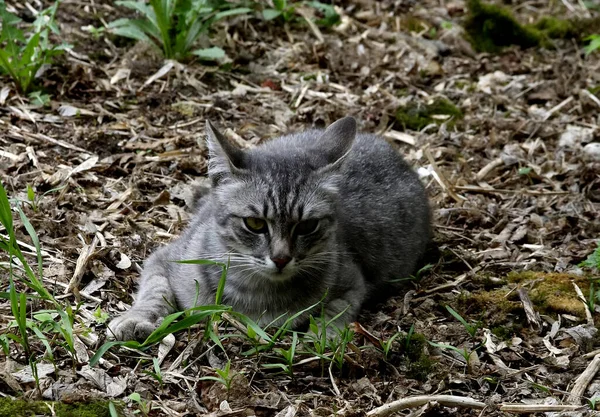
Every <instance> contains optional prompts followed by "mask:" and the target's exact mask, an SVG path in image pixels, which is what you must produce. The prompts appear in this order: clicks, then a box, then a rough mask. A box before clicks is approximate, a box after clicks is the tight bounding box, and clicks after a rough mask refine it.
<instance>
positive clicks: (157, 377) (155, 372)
mask: <svg viewBox="0 0 600 417" xmlns="http://www.w3.org/2000/svg"><path fill="white" fill-rule="evenodd" d="M152 365H153V368H154V370H153V371H143V372H144V373H145V374H146V375H150V376H151V377H152V378H154V379H155V380H156V381H157V382H158V385H159V386H160V388H161V389H162V387H163V385H164V380H163V377H162V372H161V370H160V363H159V362H158V359H157V358H152Z"/></svg>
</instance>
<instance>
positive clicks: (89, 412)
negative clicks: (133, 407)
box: [0, 398, 120, 417]
mask: <svg viewBox="0 0 600 417" xmlns="http://www.w3.org/2000/svg"><path fill="white" fill-rule="evenodd" d="M116 408H117V409H119V408H120V407H116ZM51 410H53V411H54V413H53V412H52V411H51ZM52 415H55V416H56V417H110V411H109V409H108V402H104V401H99V402H91V403H74V404H64V403H60V402H53V401H25V400H14V399H11V398H0V416H11V417H33V416H36V417H37V416H52Z"/></svg>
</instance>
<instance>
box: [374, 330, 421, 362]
mask: <svg viewBox="0 0 600 417" xmlns="http://www.w3.org/2000/svg"><path fill="white" fill-rule="evenodd" d="M410 329H411V330H412V329H413V327H411V328H410ZM401 335H402V333H401V332H396V334H394V335H393V336H392V337H390V338H389V339H388V340H385V341H384V340H381V341H380V343H381V349H382V350H383V356H384V357H385V359H387V358H388V356H389V354H390V350H391V349H392V346H393V344H394V340H396V339H397V338H398V337H400V336H401ZM407 340H410V339H409V338H408V337H407ZM407 345H408V343H407Z"/></svg>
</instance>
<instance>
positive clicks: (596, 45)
mask: <svg viewBox="0 0 600 417" xmlns="http://www.w3.org/2000/svg"><path fill="white" fill-rule="evenodd" d="M585 40H586V41H588V42H589V43H588V44H587V45H586V46H585V48H584V49H583V50H584V51H585V56H588V55H589V54H591V53H592V52H594V51H596V50H598V49H600V35H599V34H594V35H590V36H588V37H587V38H585Z"/></svg>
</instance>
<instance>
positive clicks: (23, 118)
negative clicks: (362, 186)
mask: <svg viewBox="0 0 600 417" xmlns="http://www.w3.org/2000/svg"><path fill="white" fill-rule="evenodd" d="M513 3H515V4H513V5H512V6H511V8H512V9H513V11H514V12H515V14H516V16H517V17H518V18H519V19H520V20H521V21H523V22H531V21H535V20H537V19H539V18H540V17H542V16H547V15H552V16H560V17H567V18H573V17H578V16H584V15H585V14H586V13H589V12H588V11H586V10H584V9H582V8H581V6H580V5H579V4H577V2H569V1H564V2H562V3H561V2H545V1H528V2H513ZM571 4H573V6H571ZM567 5H569V6H571V7H569V8H568V7H567ZM339 11H340V14H341V16H342V22H341V24H339V25H337V26H335V27H333V28H321V29H319V28H312V29H311V28H310V27H309V26H308V25H306V24H304V23H303V22H302V21H301V20H300V21H298V22H297V23H293V24H289V25H287V27H284V26H283V25H278V24H275V23H274V22H272V21H271V22H265V21H262V20H261V19H260V18H257V17H252V16H240V17H236V18H234V19H232V20H229V21H228V22H229V24H228V25H225V24H218V25H215V26H214V27H213V29H212V30H213V33H212V36H211V40H210V42H211V43H212V44H215V45H218V46H220V47H222V48H223V49H224V50H225V51H226V52H227V56H228V57H229V60H228V62H227V63H226V64H223V65H221V66H218V65H203V64H201V63H198V62H188V63H184V64H179V63H174V62H165V61H164V60H163V59H161V58H160V55H159V54H157V53H155V52H154V51H153V50H152V49H150V48H148V47H145V46H144V45H140V44H136V43H135V42H133V41H128V40H124V39H122V38H115V37H105V36H99V37H97V38H96V37H94V36H91V35H90V33H89V32H86V31H84V30H83V29H82V28H84V27H86V26H88V25H94V26H99V25H100V19H103V20H104V21H107V22H108V21H112V20H114V19H116V18H118V17H122V16H123V15H124V14H123V13H124V11H123V10H122V9H118V8H116V7H115V6H114V5H113V4H112V2H93V1H92V2H88V1H64V2H63V3H62V4H61V6H60V8H59V12H58V15H57V20H58V22H59V26H60V29H61V32H62V34H63V36H64V38H65V40H66V41H67V42H69V43H70V44H72V45H73V49H72V52H69V53H67V54H65V55H64V56H63V57H61V58H59V59H58V60H57V62H56V64H55V65H54V66H52V67H51V68H50V69H49V70H48V71H47V72H46V73H45V74H44V77H43V79H44V81H43V86H44V89H45V91H47V92H49V93H50V96H51V101H50V102H49V104H47V105H46V106H42V107H35V106H34V105H33V104H31V103H30V102H29V101H27V100H26V99H24V98H23V97H20V96H19V95H17V94H16V93H15V91H14V90H9V91H8V95H6V96H5V95H3V96H2V103H1V104H2V107H1V108H0V132H1V133H0V150H2V154H0V176H1V178H2V182H3V183H4V186H5V188H6V190H7V194H8V195H9V197H11V198H13V199H19V200H22V201H27V200H28V198H27V186H28V185H30V186H31V187H32V188H33V190H34V191H35V195H36V200H35V205H32V204H23V209H24V211H25V213H26V215H27V216H28V218H29V219H30V221H31V224H32V225H33V227H34V228H35V230H36V231H37V233H38V235H39V239H40V243H41V247H42V249H43V251H44V252H43V259H44V268H43V269H44V283H45V284H46V286H47V288H48V289H49V290H50V291H51V292H53V293H54V294H56V295H57V296H59V297H58V298H59V299H60V300H61V302H63V303H65V304H71V305H72V306H73V307H75V306H77V305H78V310H77V312H76V315H75V317H76V320H75V323H74V329H73V330H74V334H75V341H74V344H75V347H76V352H77V359H76V360H72V358H71V357H70V356H69V355H68V354H67V350H66V349H63V348H60V347H58V343H57V344H56V349H54V364H55V365H56V366H54V365H52V364H51V363H50V362H49V361H48V360H47V359H46V358H43V356H44V352H45V347H44V344H43V343H41V341H39V340H37V341H36V340H35V337H34V335H33V334H32V335H31V336H32V341H31V349H32V350H33V352H34V353H35V354H36V355H38V367H39V370H38V371H39V376H40V387H39V390H38V389H37V388H36V386H35V383H33V382H32V378H31V377H28V375H27V368H25V369H23V367H24V366H26V364H27V358H26V357H25V355H24V352H23V351H22V349H20V347H19V346H18V345H17V344H16V343H15V344H11V347H10V353H9V355H6V356H4V357H0V365H1V366H0V368H1V369H2V370H1V371H0V393H1V394H0V395H1V396H4V397H11V398H12V397H24V398H27V399H42V398H43V399H45V400H58V401H62V402H68V403H73V402H79V401H83V402H90V401H92V400H97V399H98V400H106V399H111V400H116V401H117V404H125V405H124V410H123V412H124V413H126V414H127V415H131V414H133V413H134V412H141V413H142V414H146V413H147V414H148V415H151V416H159V415H170V416H184V415H211V416H227V415H231V416H250V415H256V416H272V415H277V416H294V415H297V416H313V415H318V416H327V415H334V414H335V415H343V416H354V415H356V416H359V415H364V414H365V413H367V412H369V411H371V410H374V409H376V408H377V407H379V406H382V405H384V404H386V403H390V402H393V401H395V400H398V399H402V398H408V397H411V396H417V395H453V396H461V397H470V398H472V399H474V400H477V401H480V402H483V403H485V404H486V408H485V409H483V410H481V409H478V408H469V407H466V408H455V407H453V406H444V405H440V404H439V403H430V404H425V405H421V406H418V407H413V408H411V409H410V410H404V411H402V412H401V413H400V414H401V415H411V416H417V415H429V416H444V415H448V416H479V415H487V416H500V415H508V414H506V412H505V411H501V410H500V405H501V404H502V403H518V404H530V403H533V404H546V405H557V404H558V405H564V404H575V405H579V404H583V405H584V406H586V407H588V404H589V401H588V400H589V399H593V398H595V397H600V380H594V381H592V382H591V383H589V381H587V382H586V384H584V386H583V387H582V388H583V391H577V390H576V392H575V395H571V394H572V390H573V389H574V386H575V385H576V384H575V382H576V380H577V378H578V377H579V376H580V375H581V374H582V373H583V372H584V370H585V369H586V367H588V365H590V363H592V360H593V358H594V357H595V355H596V354H597V353H598V352H599V351H598V350H597V349H600V339H599V338H598V337H597V336H596V327H595V325H594V321H597V320H599V319H600V313H599V310H597V306H596V305H595V304H594V297H592V298H591V299H592V301H591V302H590V301H589V297H588V295H589V293H590V291H592V293H593V292H594V286H593V284H594V282H595V281H594V280H600V276H599V275H598V274H597V271H596V274H594V271H593V269H585V268H580V267H579V266H578V265H579V264H580V262H582V261H583V260H585V259H586V257H587V256H588V255H589V254H590V253H592V252H593V251H594V250H595V248H596V245H597V242H598V237H599V235H600V216H599V212H600V161H599V160H598V156H597V153H596V154H595V156H594V154H593V152H592V151H593V149H592V148H593V146H595V145H592V146H587V147H586V145H587V144H589V143H592V142H594V141H596V142H598V139H599V138H600V132H599V129H598V126H599V124H600V117H599V114H600V99H599V98H598V97H597V96H595V95H594V93H595V92H596V91H598V87H599V86H600V59H599V58H600V53H592V54H590V55H589V56H587V57H586V56H584V54H583V51H582V45H581V44H578V43H577V42H574V41H571V40H558V41H555V42H554V44H553V45H552V47H549V48H530V49H521V48H519V47H509V48H506V49H504V50H503V51H502V52H499V53H497V54H478V53H475V52H474V51H473V50H472V48H471V46H470V44H469V43H468V42H467V41H466V40H465V39H464V37H463V32H462V29H461V24H462V23H463V22H464V18H465V15H466V13H467V9H466V5H465V3H464V2H463V1H461V0H457V1H452V2H450V1H448V2H445V1H434V0H424V1H418V2H405V1H389V0H383V1H377V2H371V1H355V2H344V6H343V7H342V8H340V9H339ZM24 12H25V10H24ZM4 81H6V83H5V84H4V85H5V86H8V87H9V88H10V84H9V83H8V80H7V79H5V80H4ZM448 102H449V103H451V104H452V105H451V106H449V105H448ZM440 104H441V106H440ZM424 109H430V113H431V114H430V116H431V115H432V116H433V117H430V118H429V119H427V118H425V119H424V120H425V122H423V123H417V124H414V123H412V122H413V119H414V115H415V114H419V113H418V112H419V111H420V112H423V111H424ZM449 109H450V110H449ZM456 110H459V111H456ZM404 113H406V114H409V116H410V117H412V118H413V119H410V117H409V118H403V116H402V114H404ZM399 114H400V116H402V117H397V116H398V115H399ZM347 115H351V116H354V117H355V118H356V119H357V121H358V123H359V126H360V129H361V130H362V131H365V132H375V133H379V134H381V135H383V136H384V137H385V138H386V139H387V140H389V141H390V142H391V143H393V144H395V145H396V146H397V148H398V149H399V152H401V153H402V154H403V155H405V157H406V159H407V160H408V161H409V162H410V163H411V164H412V165H413V166H414V167H415V169H418V170H419V172H420V173H421V174H422V178H423V181H424V183H425V184H426V185H427V189H428V192H429V195H430V198H431V203H432V209H433V213H434V230H435V240H436V242H437V243H438V244H439V247H440V252H441V258H440V259H439V260H438V261H437V262H436V263H435V264H433V266H432V267H431V268H430V269H428V270H426V271H423V273H422V277H421V278H420V279H419V280H412V281H411V282H410V283H409V285H408V288H407V291H406V292H405V293H401V294H398V295H397V296H395V297H392V298H391V299H390V300H388V301H387V302H386V303H385V304H383V305H380V306H378V307H377V308H375V309H374V310H371V311H367V312H365V313H364V314H362V315H361V316H360V318H359V321H358V323H356V324H354V325H353V329H354V331H355V335H354V338H353V339H352V341H351V342H350V343H349V344H348V346H347V347H346V350H345V352H344V353H345V354H344V355H341V360H340V361H339V362H336V361H335V360H329V359H319V358H318V357H315V355H314V354H311V353H309V352H308V351H307V350H306V349H304V348H303V346H302V345H298V347H297V352H296V355H295V357H294V358H293V365H292V371H293V374H292V375H289V374H286V373H285V372H278V370H273V369H268V368H265V367H264V366H263V364H265V363H278V362H279V363H281V362H282V360H283V359H282V356H281V355H280V354H278V353H277V352H278V351H276V350H272V351H270V352H266V353H262V354H260V355H258V356H254V355H252V356H247V355H244V354H243V353H244V352H245V351H246V350H248V349H249V347H251V345H249V343H248V340H247V339H245V340H244V338H235V337H233V338H225V337H223V339H222V343H223V345H224V351H223V350H221V349H220V348H219V347H215V345H214V343H213V342H212V341H206V340H204V339H203V338H202V331H200V329H199V328H194V329H193V330H192V331H189V332H181V333H177V334H176V335H175V336H176V337H175V340H173V339H169V340H168V342H167V343H163V344H162V345H161V347H160V349H159V348H158V347H156V346H154V347H152V348H150V349H149V350H146V351H145V352H143V353H140V352H138V351H135V350H125V349H118V348H113V349H111V350H110V351H108V352H107V353H105V355H104V357H103V359H102V360H101V361H100V363H99V364H98V365H96V366H95V367H90V366H89V363H88V362H89V359H90V357H91V356H92V355H93V354H94V353H95V352H97V350H98V348H99V347H100V346H101V345H102V344H103V343H104V342H105V341H106V322H105V319H106V315H107V314H108V316H110V317H113V316H115V315H117V314H119V313H120V312H122V311H124V310H126V309H127V308H128V307H129V305H130V303H131V302H132V296H131V295H132V292H133V291H134V289H135V287H136V282H137V280H138V278H139V269H140V267H141V265H142V263H143V261H144V260H145V259H146V258H147V256H148V255H149V254H150V253H151V252H152V251H153V250H154V249H155V248H157V247H159V246H161V245H164V244H165V243H167V242H169V241H170V240H171V239H173V238H174V237H176V236H177V235H178V234H179V233H180V232H181V230H182V229H183V228H184V227H185V225H186V223H187V222H188V220H189V217H190V211H189V204H190V195H191V192H190V189H191V187H193V184H195V183H196V182H197V181H198V180H199V179H201V178H202V177H204V176H205V175H206V167H207V160H206V157H207V152H206V145H205V143H204V125H205V122H206V120H211V121H212V122H213V123H215V124H216V125H217V126H219V128H221V129H222V130H223V131H225V133H226V134H227V135H228V136H229V137H231V138H234V139H236V140H239V141H240V143H242V142H246V143H247V145H248V146H254V145H256V144H258V143H260V142H261V141H263V140H268V139H269V138H271V137H275V136H278V135H280V134H283V133H286V132H292V131H298V130H302V129H305V128H308V127H310V126H316V127H324V126H326V125H328V124H329V123H331V122H333V121H335V120H336V119H338V118H341V117H343V116H347ZM411 127H412V129H411ZM15 221H16V223H17V233H18V238H19V240H21V241H23V242H25V243H29V244H31V241H30V240H29V239H28V237H27V232H26V231H25V228H24V227H23V226H22V224H21V223H20V221H17V220H15ZM398 233H402V231H401V230H399V231H398ZM24 250H25V251H28V250H27V249H26V247H24ZM78 263H79V265H80V267H79V268H78V266H77V264H78ZM6 276H7V275H6ZM6 276H3V277H2V288H3V289H2V290H3V291H5V290H6V288H7V287H8V286H7V281H8V279H7V278H5V277H6ZM74 276H75V277H76V278H77V280H76V282H75V284H76V285H75V290H76V291H75V293H76V294H73V291H67V292H66V294H65V290H66V289H67V287H68V284H69V282H70V281H71V279H72V277H74ZM575 287H578V288H579V289H580V290H581V292H582V293H583V298H584V299H583V300H582V299H581V298H580V297H578V295H577V293H576V288H575ZM63 294H65V295H63ZM76 295H77V296H78V297H79V298H77V297H76ZM78 300H79V301H80V302H79V304H78ZM446 306H450V307H451V308H452V309H453V310H455V311H456V312H458V314H459V315H460V316H461V317H463V318H464V320H466V322H467V325H465V324H462V323H461V322H460V320H459V319H457V317H455V316H453V315H452V314H451V313H450V311H449V310H448V309H447V308H446ZM43 307H44V306H43V305H41V304H39V303H36V302H35V301H32V302H31V303H30V304H29V305H28V308H29V309H30V310H29V313H28V314H29V316H32V317H33V314H34V313H35V312H36V311H38V310H39V309H41V308H43ZM590 309H591V310H592V313H590ZM12 318H13V314H12V312H11V309H10V304H9V302H8V300H2V299H0V333H2V334H9V333H15V332H16V330H15V329H14V328H9V323H10V320H12ZM475 323H476V324H475ZM226 324H227V322H225V321H224V322H222V323H221V326H222V328H221V329H220V330H219V331H220V333H221V334H222V335H224V334H226V333H231V332H234V333H235V332H238V333H239V329H237V330H235V329H234V330H233V331H232V330H231V329H229V330H226V329H225V328H224V326H226ZM470 326H472V327H474V328H473V329H472V330H473V334H472V335H470V334H469V333H468V330H469V327H470ZM200 328H201V326H200ZM411 329H412V330H411ZM399 332H400V335H399V336H398V337H397V338H396V339H395V340H393V341H392V342H391V344H390V350H389V351H388V352H384V351H383V350H384V349H382V348H381V342H387V341H390V339H391V338H392V337H393V336H394V335H396V334H397V333H399ZM290 340H291V339H290V338H289V337H288V338H285V339H284V340H282V341H281V342H279V343H278V345H277V347H278V348H288V347H289V346H290ZM427 341H430V342H433V343H435V344H437V346H434V345H432V344H430V343H427ZM169 342H170V344H169ZM442 343H443V344H449V345H451V346H453V347H455V348H457V349H452V348H443V347H439V344H442ZM461 351H462V353H461ZM330 353H331V356H330V357H335V355H336V352H335V351H334V352H330ZM337 353H338V356H339V350H338V351H337ZM157 355H158V357H159V358H160V365H159V366H160V372H159V373H160V378H157V377H155V376H152V375H151V373H152V372H155V367H154V364H153V362H152V358H153V357H157ZM465 357H467V358H468V362H466V361H465ZM228 360H230V361H231V362H230V363H231V370H230V376H231V375H236V377H235V378H233V381H232V382H231V384H232V385H231V387H230V389H229V390H227V389H225V385H224V384H222V383H219V382H215V381H213V380H199V377H205V376H215V375H216V374H215V371H214V370H215V369H223V368H224V367H225V366H226V364H227V361H228ZM594 362H595V361H594ZM340 363H343V365H342V366H338V365H339V364H340ZM279 370H281V369H279ZM159 379H160V381H159ZM575 388H577V389H579V388H581V383H580V384H579V386H576V387H575ZM133 393H137V394H139V401H135V400H132V399H131V398H130V397H129V396H130V395H131V394H133ZM578 393H579V394H578ZM135 398H136V396H135V394H134V399H135ZM592 402H593V401H592ZM144 407H146V408H147V409H148V410H149V411H147V410H145V409H144ZM587 410H589V408H587ZM586 412H589V411H579V412H577V413H575V414H571V415H583V414H584V413H586ZM409 413H410V414H409ZM13 415H15V414H13ZM16 415H18V413H17V414H16ZM49 415H50V414H49ZM373 415H383V414H373ZM548 415H559V414H557V413H548Z"/></svg>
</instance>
